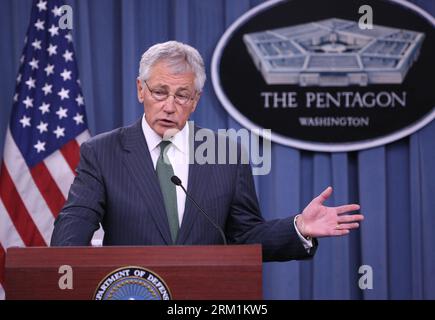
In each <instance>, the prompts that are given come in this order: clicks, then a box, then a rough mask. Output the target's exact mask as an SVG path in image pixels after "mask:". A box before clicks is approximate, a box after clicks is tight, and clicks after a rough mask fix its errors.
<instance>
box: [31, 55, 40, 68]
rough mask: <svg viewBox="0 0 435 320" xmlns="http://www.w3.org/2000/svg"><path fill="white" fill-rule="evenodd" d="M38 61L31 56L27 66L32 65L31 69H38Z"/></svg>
mask: <svg viewBox="0 0 435 320" xmlns="http://www.w3.org/2000/svg"><path fill="white" fill-rule="evenodd" d="M38 63H39V60H36V59H35V58H33V59H32V61H30V62H29V66H31V67H32V70H34V69H38V68H39V66H38Z"/></svg>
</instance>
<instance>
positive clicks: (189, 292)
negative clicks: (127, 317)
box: [5, 245, 262, 300]
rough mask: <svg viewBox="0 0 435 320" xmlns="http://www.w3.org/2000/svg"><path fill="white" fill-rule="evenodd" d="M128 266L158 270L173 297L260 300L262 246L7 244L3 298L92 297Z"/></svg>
mask: <svg viewBox="0 0 435 320" xmlns="http://www.w3.org/2000/svg"><path fill="white" fill-rule="evenodd" d="M61 266H70V267H71V269H70V270H72V272H71V275H72V285H73V288H72V289H68V288H64V289H61V288H60V287H62V286H61V285H59V283H60V282H62V281H60V279H61V277H62V276H63V272H64V271H62V269H59V268H60V267H61ZM126 266H139V267H143V268H146V269H148V270H150V271H151V272H153V273H155V274H157V275H158V276H159V277H160V279H162V280H163V281H164V283H165V284H166V285H167V287H168V289H169V292H170V294H171V297H172V299H176V300H188V299H189V300H190V299H192V300H196V299H262V255H261V246H260V245H229V246H143V247H139V246H138V247H51V248H46V247H28V248H9V249H8V250H7V254H6V273H5V280H6V281H5V282H6V283H5V284H6V286H5V289H6V299H79V300H88V299H93V298H94V295H95V293H96V290H97V288H98V286H99V284H100V282H101V281H102V280H103V279H104V278H105V277H106V276H107V275H108V274H110V273H111V272H113V271H114V270H117V269H119V268H122V267H126ZM63 268H65V267H63ZM67 268H69V267H67Z"/></svg>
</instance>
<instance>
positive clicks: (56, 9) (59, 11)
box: [51, 6, 62, 17]
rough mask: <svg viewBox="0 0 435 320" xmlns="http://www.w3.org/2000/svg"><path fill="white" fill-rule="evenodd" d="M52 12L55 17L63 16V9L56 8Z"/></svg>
mask: <svg viewBox="0 0 435 320" xmlns="http://www.w3.org/2000/svg"><path fill="white" fill-rule="evenodd" d="M51 12H53V14H54V16H55V17H60V16H61V15H62V8H58V7H57V6H55V7H54V8H53V10H51Z"/></svg>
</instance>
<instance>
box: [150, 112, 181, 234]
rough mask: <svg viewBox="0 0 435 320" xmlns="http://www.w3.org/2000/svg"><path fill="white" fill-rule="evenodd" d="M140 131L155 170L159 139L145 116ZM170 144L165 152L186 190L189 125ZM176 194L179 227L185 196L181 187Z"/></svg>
mask: <svg viewBox="0 0 435 320" xmlns="http://www.w3.org/2000/svg"><path fill="white" fill-rule="evenodd" d="M142 131H143V133H144V135H145V140H146V142H147V145H148V150H149V151H150V155H151V159H152V161H153V165H154V170H155V169H156V165H157V160H158V159H159V156H160V146H159V144H160V142H161V141H162V137H160V136H159V135H158V134H157V133H156V132H155V131H154V130H153V129H151V127H150V126H149V124H148V122H147V121H146V120H145V115H144V116H143V117H142ZM169 140H170V141H171V142H172V143H171V144H170V145H169V149H168V152H167V155H168V158H169V161H170V162H171V165H172V168H173V169H174V174H175V175H176V176H177V177H178V178H180V180H181V182H182V183H183V186H184V187H185V188H186V189H187V183H188V177H189V125H188V124H187V122H186V125H185V126H184V128H183V129H182V130H181V131H180V132H178V133H177V134H176V135H174V136H173V137H172V138H171V139H169ZM175 190H176V192H177V210H178V224H179V226H181V222H182V221H183V216H184V207H185V204H186V194H185V193H184V192H183V190H182V189H181V187H176V189H175Z"/></svg>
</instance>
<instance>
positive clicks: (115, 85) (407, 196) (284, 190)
mask: <svg viewBox="0 0 435 320" xmlns="http://www.w3.org/2000/svg"><path fill="white" fill-rule="evenodd" d="M261 2H263V1H252V0H251V1H249V0H236V1H234V0H144V1H134V0H124V1H120V0H94V1H84V0H78V1H77V0H76V1H74V0H70V1H67V3H68V4H70V5H71V6H72V7H73V10H74V29H73V35H74V44H75V49H76V54H77V59H78V65H79V72H80V78H81V81H82V86H83V91H84V96H85V103H86V109H87V114H88V121H89V126H90V130H91V132H92V134H98V133H101V132H103V131H107V130H111V129H113V128H115V127H119V126H123V125H127V124H130V123H131V122H133V121H134V120H135V119H137V118H138V117H139V116H140V115H141V114H142V112H143V110H142V108H141V106H140V105H139V104H138V102H137V99H136V85H135V78H136V75H137V70H138V61H139V59H140V55H141V53H142V52H143V51H144V50H145V49H146V48H147V47H149V46H150V45H152V44H154V43H156V42H162V41H166V40H169V39H176V40H179V41H183V42H187V43H189V44H191V45H193V46H194V47H196V48H197V49H198V50H199V51H200V52H201V54H202V55H203V56H204V58H205V62H206V65H207V67H208V69H210V62H211V56H212V53H213V50H214V48H215V46H216V44H217V41H218V40H219V38H220V37H221V35H222V34H223V32H224V30H225V29H226V28H227V27H228V26H229V25H230V24H231V23H232V22H233V21H234V20H235V19H236V18H237V17H239V16H240V15H241V14H243V13H244V12H246V11H247V10H249V9H250V8H252V7H254V6H255V5H257V4H259V3H261ZM413 2H414V3H415V4H417V5H418V6H420V7H422V8H423V9H425V10H426V11H428V12H429V13H430V14H432V15H435V1H434V0H420V1H417V0H415V1H413ZM30 6H31V0H0V150H3V143H4V134H5V131H6V127H7V123H8V121H9V114H10V110H11V107H12V97H13V92H14V85H15V78H16V75H17V71H18V64H19V58H20V55H21V51H22V48H23V41H24V35H25V32H26V29H27V26H28V22H29V16H30ZM313 10H315V8H313ZM207 75H208V79H209V81H208V82H207V84H206V87H205V91H204V93H203V95H202V98H201V101H200V104H199V106H198V108H197V110H196V112H195V113H194V115H193V117H192V118H193V120H195V121H196V122H197V123H198V124H199V125H201V126H203V127H209V128H212V129H218V128H229V127H232V128H236V129H237V128H239V125H238V123H236V122H235V121H234V120H233V119H232V118H231V117H230V116H229V115H228V113H227V112H226V111H225V110H224V109H223V107H222V106H221V105H220V103H219V102H218V100H217V98H216V95H215V93H214V91H213V88H212V85H211V82H210V73H208V74H207ZM434 89H435V88H434ZM415 107H418V106H415ZM0 153H2V151H0ZM272 157H273V158H272V159H273V162H272V171H271V173H270V174H269V175H267V176H261V177H256V178H255V180H256V181H255V182H256V186H257V192H258V195H259V200H260V203H261V208H262V212H263V215H264V216H265V217H266V218H267V219H272V218H276V217H285V216H288V215H289V214H293V213H296V212H299V211H300V210H301V209H303V208H304V207H305V205H306V204H307V203H308V202H309V200H311V199H312V197H313V196H315V195H317V194H318V193H319V192H321V191H322V190H323V189H324V188H325V187H326V186H328V185H332V186H333V187H334V189H335V192H334V194H333V197H332V199H331V200H330V201H329V205H339V204H343V203H348V202H357V203H360V204H361V207H362V212H363V213H364V214H365V216H366V220H365V221H364V222H363V224H362V226H361V229H360V231H358V232H354V233H352V234H351V235H350V236H349V237H345V238H334V239H320V247H319V250H318V252H317V254H316V256H315V258H314V260H312V261H303V262H295V261H293V262H286V263H266V264H265V265H264V281H263V285H264V297H265V298H267V299H435V250H434V248H433V245H434V244H435V121H432V123H430V124H429V125H427V126H426V127H425V128H423V129H421V130H420V131H418V132H416V133H414V134H413V135H411V136H409V137H407V138H404V139H402V140H400V141H397V142H394V143H391V144H388V145H386V146H382V147H377V148H372V149H369V150H364V151H360V152H348V153H320V152H307V151H301V150H298V149H294V148H289V147H284V146H281V145H278V144H273V147H272ZM361 265H370V266H371V267H372V268H373V276H374V277H373V289H372V290H360V289H359V287H358V279H359V277H360V276H361V275H360V274H358V268H359V266H361Z"/></svg>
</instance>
